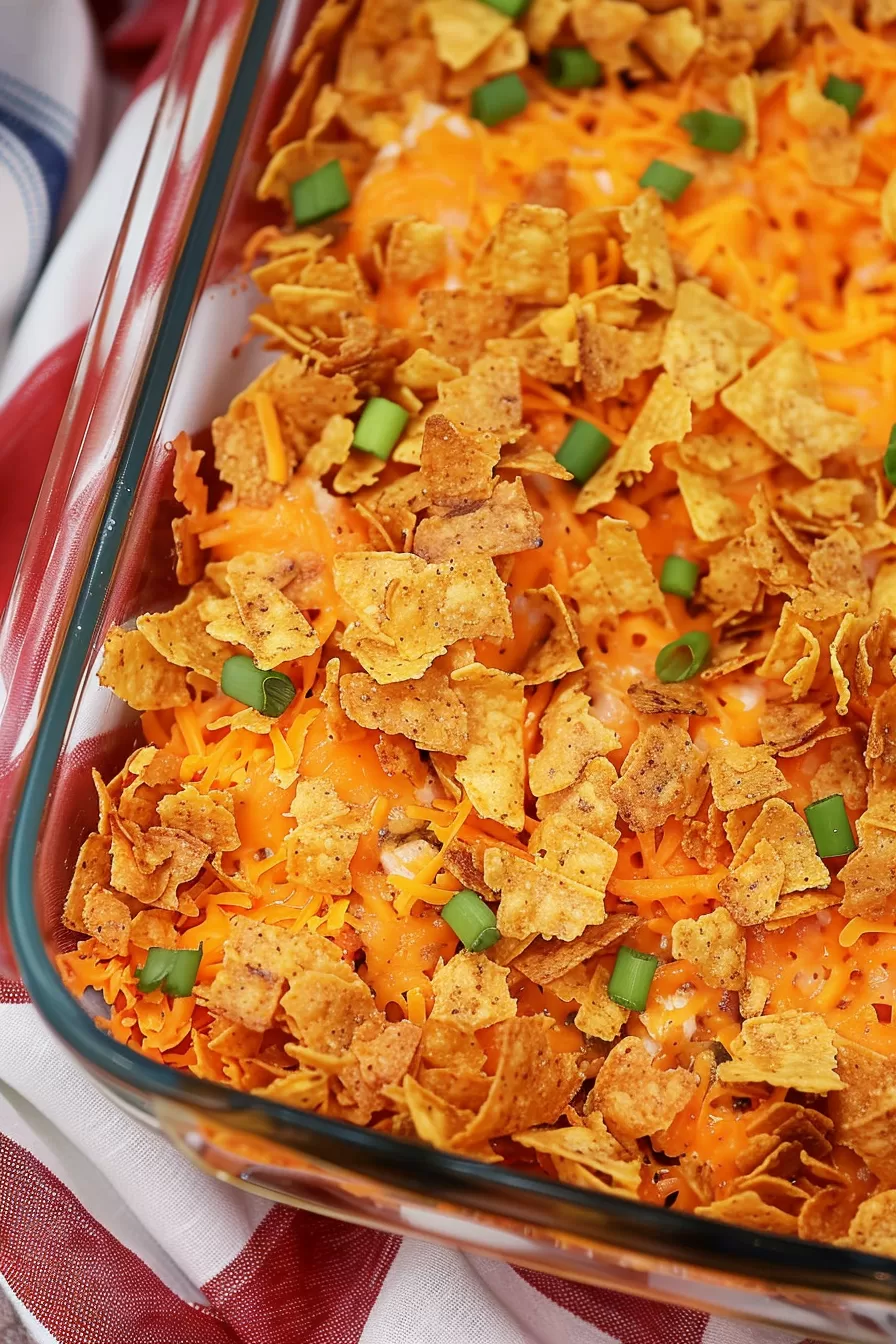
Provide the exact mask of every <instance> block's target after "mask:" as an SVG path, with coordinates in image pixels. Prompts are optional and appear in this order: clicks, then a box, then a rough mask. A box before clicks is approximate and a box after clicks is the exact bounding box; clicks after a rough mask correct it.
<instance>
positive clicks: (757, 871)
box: [719, 832, 786, 927]
mask: <svg viewBox="0 0 896 1344" xmlns="http://www.w3.org/2000/svg"><path fill="white" fill-rule="evenodd" d="M748 834H749V832H748ZM785 872H786V869H785V866H784V860H783V858H781V857H780V856H779V855H778V854H777V852H776V851H775V848H774V846H773V845H772V844H771V842H770V841H769V840H759V841H758V842H757V844H756V846H755V848H754V850H753V852H752V853H751V854H750V856H749V858H748V859H746V860H745V861H744V862H743V863H741V864H740V865H739V866H738V867H737V868H735V869H733V870H732V871H731V872H730V873H729V874H728V876H727V877H724V878H723V879H722V881H721V882H720V883H719V896H720V898H721V899H722V900H723V901H724V903H725V906H726V908H727V909H728V910H729V911H730V912H731V914H732V915H733V916H734V918H735V919H736V920H737V922H738V924H740V925H742V926H744V927H746V926H748V925H750V924H764V923H765V921H766V920H767V919H770V918H771V916H772V914H773V913H774V910H775V906H776V905H777V904H778V897H779V896H780V895H781V888H782V887H783V885H784V877H785Z"/></svg>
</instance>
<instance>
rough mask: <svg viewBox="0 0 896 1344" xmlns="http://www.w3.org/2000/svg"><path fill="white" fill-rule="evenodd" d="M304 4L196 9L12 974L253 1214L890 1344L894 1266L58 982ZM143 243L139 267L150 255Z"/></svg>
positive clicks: (74, 584)
mask: <svg viewBox="0 0 896 1344" xmlns="http://www.w3.org/2000/svg"><path fill="white" fill-rule="evenodd" d="M314 8H315V6H314V4H313V3H307V0H279V2H278V0H217V2H216V4H214V5H209V4H207V3H203V0H193V3H192V4H191V6H190V7H189V10H188V13H187V17H186V21H185V24H184V29H183V32H182V35H181V38H180V41H179V44H178V47H177V50H176V52H175V55H174V59H173V62H172V66H171V70H170V73H169V76H168V80H167V83H166V88H165V91H164V94H163V97H162V101H161V105H160V109H159V113H158V116H157V119H156V124H155V128H154V131H153V135H152V137H151V141H150V144H149V146H148V148H147V151H146V154H145V157H144V161H143V165H142V168H141V172H140V175H139V177H138V181H137V185H136V187H135V191H134V196H133V199H132V202H131V206H130V208H129V211H128V215H127V217H126V219H125V223H124V226H123V230H122V234H121V237H120V240H119V243H118V246H117V248H116V251H115V254H114V256H113V259H112V263H111V267H110V271H109V275H108V277H107V280H106V283H105V286H104V289H103V292H102V296H101V298H100V302H99V305H98V307H97V311H96V314H95V317H94V319H93V322H92V325H91V328H90V332H89V335H88V338H87V342H86V345H85V350H84V354H83V356H82V359H81V363H80V366H79V370H78V374H77V377H76V380H75V384H74V387H73V389H72V393H71V397H70V399H69V403H68V406H67V409H66V412H65V416H64V419H63V423H62V426H61V428H60V431H59V435H58V438H57V443H56V446H55V450H54V455H53V459H52V465H51V469H50V472H49V473H48V476H47V481H46V484H45V486H44V490H43V492H42V495H41V499H40V501H39V504H38V509H37V512H36V515H35V520H34V523H33V524H32V528H31V531H30V533H29V538H28V542H27V545H26V550H25V554H24V557H23V561H22V565H21V568H20V571H19V575H18V578H17V581H16V585H15V589H14V592H13V596H12V599H11V602H10V605H9V608H8V610H7V613H6V617H5V621H4V624H3V627H2V633H0V697H2V699H0V704H2V708H3V717H2V720H0V802H2V804H3V805H2V807H0V843H2V844H3V847H4V848H5V849H6V851H7V863H6V867H7V876H8V883H7V889H6V897H5V901H4V902H3V903H2V907H0V917H2V921H3V923H5V931H3V930H0V932H2V934H3V936H0V945H2V946H0V973H2V974H8V975H14V974H16V970H15V967H14V963H13V960H12V957H13V955H14V958H15V964H16V965H17V969H18V974H20V975H21V977H22V979H23V980H24V982H25V984H26V986H27V988H28V991H29V992H30V994H31V996H32V999H33V1000H34V1002H35V1004H36V1005H37V1007H38V1008H39V1009H40V1011H41V1012H42V1013H43V1015H44V1016H45V1018H46V1019H47V1021H48V1022H49V1024H50V1026H51V1027H52V1029H53V1030H54V1031H55V1032H56V1034H57V1035H58V1036H59V1037H60V1038H61V1039H62V1040H63V1041H64V1043H65V1044H66V1046H67V1047H68V1049H69V1050H70V1051H71V1052H72V1053H73V1054H74V1056H75V1057H76V1058H77V1059H78V1060H79V1061H80V1062H81V1063H82V1064H83V1065H84V1066H85V1067H86V1068H87V1069H88V1070H89V1071H90V1073H91V1074H92V1076H93V1077H94V1079H95V1080H96V1081H97V1083H98V1084H99V1085H100V1086H101V1087H102V1088H103V1089H104V1090H105V1091H106V1092H107V1093H108V1094H110V1095H111V1096H112V1097H114V1098H115V1099H116V1100H117V1101H118V1102H119V1103H120V1104H121V1105H122V1106H123V1107H125V1108H127V1109H128V1110H129V1111H131V1112H133V1113H135V1114H138V1115H139V1116H141V1117H142V1118H143V1119H145V1120H146V1121H147V1122H148V1123H151V1124H155V1125H158V1126H161V1127H162V1128H163V1129H164V1130H165V1132H166V1133H167V1134H168V1135H169V1137H170V1138H171V1140H172V1141H173V1142H174V1143H176V1144H177V1145H178V1146H179V1147H180V1148H181V1149H182V1150H183V1151H184V1152H186V1153H188V1154H189V1155H190V1156H191V1157H192V1158H193V1159H194V1160H195V1161H196V1162H198V1163H200V1164H201V1165H203V1166H205V1167H207V1168H208V1169H210V1170H212V1171H214V1172H215V1173H216V1174H217V1175H218V1176H220V1177H223V1178H224V1179H228V1180H231V1181H233V1182H234V1183H236V1184H239V1185H241V1186H243V1187H244V1188H247V1189H252V1190H254V1191H256V1192H258V1193H261V1194H264V1195H267V1196H268V1197H270V1198H272V1199H276V1200H282V1201H284V1202H288V1203H292V1204H295V1205H298V1206H301V1207H303V1208H306V1209H310V1210H313V1211H315V1212H319V1213H324V1214H328V1215H330V1216H332V1217H337V1218H344V1219H348V1220H350V1221H355V1222H360V1223H366V1224H369V1225H371V1226H375V1227H379V1228H383V1229H387V1230H390V1231H395V1232H405V1233H410V1234H413V1235H419V1236H426V1237H430V1238H433V1239H436V1240H442V1241H445V1242H449V1243H451V1244H453V1245H456V1246H459V1247H461V1248H463V1249H466V1250H475V1251H481V1252H486V1253H489V1254H493V1255H497V1256H500V1257H503V1258H505V1259H508V1260H512V1261H513V1262H515V1263H518V1264H522V1265H525V1266H528V1267H530V1268H533V1269H540V1270H546V1271H550V1272H552V1273H557V1274H561V1275H566V1276H568V1277H570V1278H575V1279H579V1280H582V1281H584V1282H588V1283H593V1284H598V1285H606V1286H609V1287H612V1288H614V1289H617V1290H622V1291H628V1292H632V1293H637V1294H641V1295H645V1296H651V1297H655V1298H660V1299H662V1300H664V1301H667V1302H676V1303H680V1304H682V1305H686V1306H690V1307H697V1308H700V1309H703V1310H705V1311H710V1312H721V1313H727V1314H731V1315H738V1316H742V1317H746V1318H750V1319H754V1320H758V1321H763V1322H765V1323H767V1324H773V1325H777V1326H780V1327H785V1328H789V1329H791V1330H793V1331H795V1332H798V1333H799V1334H800V1335H811V1336H813V1337H816V1338H818V1337H823V1338H828V1339H834V1340H850V1341H857V1342H859V1344H864V1342H867V1344H871V1342H872V1341H874V1342H875V1344H880V1341H882V1340H894V1341H896V1264H894V1262H893V1261H890V1260H885V1259H880V1258H876V1257H873V1256H869V1255H865V1254H862V1253H859V1252H854V1251H848V1250H843V1249H838V1248H835V1247H830V1246H821V1245H816V1244H812V1243H806V1242H799V1241H796V1240H789V1239H782V1238H779V1237H775V1236H772V1235H769V1234H765V1233H753V1232H749V1231H746V1230H744V1229H741V1228H737V1227H731V1226H726V1225H724V1224H718V1223H710V1222H707V1221H704V1220H702V1219H699V1218H695V1217H693V1216H691V1215H689V1214H679V1213H675V1212H674V1211H666V1210H662V1209H655V1208H652V1207H650V1206H647V1205H643V1204H637V1203H633V1202H629V1201H626V1200H621V1199H618V1198H616V1197H614V1196H611V1195H607V1196H602V1195H600V1194H597V1193H592V1192H590V1191H586V1190H582V1189H577V1188H573V1187H568V1186H562V1185H559V1184H557V1183H554V1182H551V1181H548V1180H547V1179H540V1178H538V1177H536V1176H532V1175H528V1174H522V1173H520V1172H517V1171H514V1170H509V1169H502V1168H495V1167H491V1166H486V1165H483V1164H480V1163H477V1162H474V1161H471V1160H468V1159H464V1158H460V1157H454V1156H452V1155H449V1154H446V1153H442V1152H436V1151H433V1150H430V1149H427V1148H424V1147H422V1146H420V1145H418V1144H414V1143H411V1142H408V1141H400V1140H397V1139H393V1138H390V1137H387V1136H386V1135H384V1134H382V1133H378V1132H375V1131H371V1130H364V1129H359V1128H356V1127H354V1126H350V1125H347V1124H344V1123H341V1122H338V1121H335V1120H329V1119H326V1118H323V1117H321V1116H318V1115H314V1114H307V1113H304V1112H301V1111H297V1110H292V1109H288V1108H286V1107H283V1106H278V1105H276V1104H274V1103H272V1102H270V1101H267V1100H264V1099H262V1098H257V1097H253V1096H250V1095H245V1094H241V1093H237V1092H233V1091H229V1090H227V1089H225V1088H223V1087H220V1086H218V1085H217V1084H214V1083H209V1082H205V1081H201V1080H199V1079H197V1078H193V1077H191V1076H185V1075H183V1074H180V1073H176V1072H175V1071H173V1070H169V1069H166V1068H164V1067H163V1066H161V1065H158V1064H155V1063H153V1062H152V1061H150V1060H148V1059H146V1058H144V1057H142V1056H139V1055H138V1054H136V1053H134V1052H132V1051H130V1050H128V1049H127V1048H126V1047H124V1046H122V1045H119V1044H117V1043H116V1042H115V1041H113V1040H112V1039H110V1037H109V1036H108V1035H106V1034H105V1033H103V1032H102V1031H100V1030H99V1029H98V1028H97V1027H96V1026H95V1025H94V1023H93V1021H92V1018H91V1017H90V1016H89V1015H88V1013H87V1011H84V1010H82V1008H80V1007H79V1006H78V1004H77V1003H76V1002H75V1001H74V1000H73V999H72V998H71V997H70V996H69V994H68V992H67V991H66V989H65V988H64V987H63V985H62V982H61V980H60V979H59V977H58V976H57V974H56V971H55V968H54V956H55V954H56V953H57V952H58V951H60V950H62V949H63V948H66V947H68V946H69V945H70V943H69V941H68V939H69V935H67V934H66V933H65V931H64V930H63V929H62V926H61V924H60V920H59V912H60V910H61V906H62V902H63V898H64V893H65V889H66V886H67V881H68V874H69V873H70V870H71V867H72V864H73V862H74V859H75V856H76V854H77V851H78V847H79V845H80V842H81V840H82V838H83V836H84V835H85V834H86V833H87V832H88V831H89V830H90V829H91V827H92V825H93V823H94V820H95V806H96V804H95V801H94V793H93V789H92V787H91V785H90V767H91V766H92V765H97V766H98V767H99V768H100V769H101V770H106V769H110V768H111V769H112V770H114V769H115V768H117V766H118V764H119V763H120V761H121V760H122V759H123V757H124V755H125V754H126V753H127V752H128V751H130V750H132V749H133V748H134V746H135V745H136V744H137V742H138V721H137V716H136V715H135V714H133V713H132V712H131V711H129V710H128V709H127V708H126V706H125V705H124V704H123V703H122V702H120V701H117V700H115V701H114V703H113V698H112V697H110V696H109V695H107V694H106V693H104V692H102V691H101V690H100V688H99V687H98V684H97V681H96V677H95V672H96V668H97V665H98V661H99V655H100V650H101V646H102V638H103V632H104V631H105V630H106V628H107V627H108V626H109V625H110V624H111V623H122V622H126V621H128V620H129V619H130V618H133V617H134V616H135V615H136V614H137V613H139V612H141V611H145V610H147V608H149V607H151V606H152V605H153V604H161V603H162V602H164V601H165V600H166V598H169V597H170V596H171V593H172V590H173V588H174V579H173V572H172V571H173V567H172V565H171V553H170V547H171V542H170V526H169V524H170V520H171V516H172V512H173V509H174V498H173V489H172V482H171V456H170V450H169V446H168V441H169V440H170V439H172V438H173V437H174V436H175V434H176V433H177V432H178V431H180V430H181V429H186V430H187V431H189V432H190V433H193V434H201V433H202V431H203V430H204V428H205V427H206V426H207V425H208V424H209V422H210V420H211V418H212V416H213V415H214V414H216V413H217V412H218V411H220V410H221V409H222V407H224V406H226V404H227V402H228V400H229V399H230V397H231V396H232V395H233V393H234V392H236V391H237V390H238V389H240V388H241V387H243V386H245V384H246V383H247V382H248V381H249V380H250V378H251V377H252V376H253V375H254V374H255V372H257V370H258V368H259V367H260V366H261V365H262V364H263V363H265V362H267V360H268V359H269V356H267V355H266V354H265V352H264V351H263V350H260V349H259V348H258V342H253V343H251V344H249V345H246V344H245V343H243V342H242V340H241V338H242V335H243V333H244V329H245V322H246V317H247V314H248V312H249V309H250V307H251V306H252V295H251V289H250V286H249V285H248V283H247V281H246V280H245V278H244V277H243V275H242V274H241V273H240V272H239V270H238V262H239V257H240V249H241V247H242V244H243V243H244V242H245V240H246V238H247V237H248V235H249V233H250V232H251V231H252V230H253V229H254V228H256V227H258V226H259V225H260V224H262V223H265V222H267V221H268V220H269V219H270V218H271V217H270V216H268V215H266V214H265V211H264V210H263V209H262V208H261V207H259V206H258V205H257V203H256V202H255V200H254V195H253V188H254V185H255V181H256V180H257V177H258V175H259V172H260V168H261V165H262V163H263V161H264V151H263V142H264V137H265V135H266V132H267V130H268V129H269V128H270V126H271V124H272V121H273V118H274V116H275V110H276V108H277V106H278V105H279V104H280V103H281V102H282V99H283V97H284V94H285V92H286V90H287V89H288V81H289V73H288V67H289V56H290V53H291V51H292V50H293V48H294V46H295V43H296V41H297V39H298V38H299V36H301V33H302V32H303V31H304V29H305V28H306V27H307V24H308V22H309V20H310V18H311V15H312V13H313V10H314ZM147 218H150V221H151V222H150V224H149V229H148V233H146V241H145V243H143V242H142V239H143V235H144V232H145V230H146V220H147Z"/></svg>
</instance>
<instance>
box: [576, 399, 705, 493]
mask: <svg viewBox="0 0 896 1344" xmlns="http://www.w3.org/2000/svg"><path fill="white" fill-rule="evenodd" d="M690 430H691V399H690V397H689V396H688V394H687V393H686V392H684V391H682V389H681V388H679V387H676V386H675V384H674V383H673V382H672V379H671V378H670V377H669V375H668V374H667V373H661V374H660V376H659V378H657V380H656V382H655V383H654V385H653V387H652V388H651V389H650V395H649V396H648V398H647V400H646V401H645V402H644V404H643V406H642V407H641V409H640V411H639V412H638V418H637V419H636V420H635V423H634V424H633V425H632V427H631V429H630V430H629V432H628V434H627V436H626V438H625V441H624V443H623V444H622V446H621V447H620V448H618V449H617V451H616V452H615V453H614V454H613V455H612V457H610V458H609V459H608V460H607V461H606V462H605V463H604V465H603V466H602V467H600V468H598V470H597V471H596V472H595V473H594V475H593V476H592V477H591V479H590V480H589V481H587V482H586V483H585V485H584V486H583V487H582V489H581V490H580V491H579V496H578V499H577V500H576V505H575V510H576V513H587V512H588V510H589V509H593V508H596V507H597V506H598V505H599V504H606V503H608V502H609V501H610V500H611V499H612V498H613V496H614V495H615V493H616V491H617V489H618V487H619V486H620V485H632V484H634V483H635V482H636V481H639V480H640V479H641V477H642V476H646V475H647V474H648V473H649V472H651V471H652V470H653V459H652V457H651V453H652V452H653V449H654V448H656V447H658V446H659V445H660V444H661V443H680V442H681V440H682V439H683V438H684V437H685V435H686V434H688V433H690Z"/></svg>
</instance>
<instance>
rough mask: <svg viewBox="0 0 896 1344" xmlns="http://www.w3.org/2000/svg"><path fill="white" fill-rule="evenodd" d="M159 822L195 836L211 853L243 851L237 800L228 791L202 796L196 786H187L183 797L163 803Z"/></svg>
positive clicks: (170, 797) (176, 795)
mask: <svg viewBox="0 0 896 1344" xmlns="http://www.w3.org/2000/svg"><path fill="white" fill-rule="evenodd" d="M159 820H160V821H161V823H162V825H163V826H172V827H174V829H175V830H178V831H186V832H187V834H188V835H194V836H195V837H196V839H197V840H201V841H202V842H203V844H206V845H208V847H209V849H215V850H229V849H239V846H240V836H239V831H238V830H237V828H236V822H235V821H234V814H233V797H232V795H231V794H229V793H227V792H226V791H220V790H212V791H211V792H209V793H200V792H199V790H198V789H197V788H196V787H195V786H194V785H193V784H185V785H184V787H183V788H182V789H181V791H180V792H179V793H169V794H167V795H166V796H165V797H164V798H160V799H159Z"/></svg>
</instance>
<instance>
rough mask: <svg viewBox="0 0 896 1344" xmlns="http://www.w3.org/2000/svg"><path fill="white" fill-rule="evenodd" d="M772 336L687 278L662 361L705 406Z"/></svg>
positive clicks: (671, 320)
mask: <svg viewBox="0 0 896 1344" xmlns="http://www.w3.org/2000/svg"><path fill="white" fill-rule="evenodd" d="M673 12H674V13H677V12H679V11H677V10H676V11H673ZM684 12H685V13H686V12H687V11H684ZM654 22H656V20H654ZM770 340H771V332H770V331H769V329H768V327H766V326H765V325H764V324H763V323H762V322H757V321H756V320H755V318H752V317H748V315H747V314H746V313H743V312H741V311H740V310H739V309H738V308H735V307H734V306H733V305H732V304H730V303H726V301H725V300H724V299H720V298H719V297H718V296H717V295H716V294H713V292H712V290H710V289H707V287H706V286H705V285H701V284H700V283H699V282H698V281H696V280H686V281H684V282H683V283H682V284H681V285H679V287H678V292H677V294H676V297H675V309H674V311H673V313H672V316H671V317H670V318H669V321H668V323H667V324H666V331H665V336H664V338H663V350H662V356H661V359H662V364H663V368H664V369H665V370H666V372H667V373H668V374H669V376H670V377H671V378H672V380H673V382H675V383H677V385H678V386H679V387H682V388H684V390H685V392H687V393H688V394H689V395H690V397H691V398H692V399H693V401H694V403H695V404H696V405H697V406H699V407H700V408H701V409H705V408H706V407H707V406H711V405H712V403H713V402H714V401H715V397H716V393H717V392H720V391H721V390H722V388H723V387H726V386H727V385H728V384H729V383H730V382H733V380H734V379H735V378H737V377H738V376H739V375H740V374H742V373H745V372H746V370H747V367H748V366H749V363H750V360H751V359H752V358H753V356H754V355H757V354H758V353H759V351H760V350H761V349H762V348H763V346H766V345H768V343H769V341H770Z"/></svg>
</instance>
